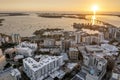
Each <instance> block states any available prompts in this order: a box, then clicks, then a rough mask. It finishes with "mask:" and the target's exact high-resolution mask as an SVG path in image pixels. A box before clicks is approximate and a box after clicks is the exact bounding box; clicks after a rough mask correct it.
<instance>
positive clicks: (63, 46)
mask: <svg viewBox="0 0 120 80" xmlns="http://www.w3.org/2000/svg"><path fill="white" fill-rule="evenodd" d="M70 46H71V44H70V40H65V39H64V38H62V39H61V51H62V52H67V51H68V50H69V47H70Z"/></svg>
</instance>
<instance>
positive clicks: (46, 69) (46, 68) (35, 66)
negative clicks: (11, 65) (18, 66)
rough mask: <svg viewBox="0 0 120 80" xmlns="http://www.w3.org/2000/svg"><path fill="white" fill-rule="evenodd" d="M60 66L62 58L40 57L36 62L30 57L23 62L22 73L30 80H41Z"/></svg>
mask: <svg viewBox="0 0 120 80" xmlns="http://www.w3.org/2000/svg"><path fill="white" fill-rule="evenodd" d="M62 65H63V59H62V56H48V55H44V56H40V60H39V61H38V62H37V61H35V60H34V59H33V58H30V57H28V58H26V59H24V60H23V66H24V71H25V73H26V74H27V76H28V77H29V78H30V79H31V80H43V79H44V78H45V77H47V76H48V75H49V74H51V73H53V72H54V71H56V70H58V69H59V68H60V67H61V66H62Z"/></svg>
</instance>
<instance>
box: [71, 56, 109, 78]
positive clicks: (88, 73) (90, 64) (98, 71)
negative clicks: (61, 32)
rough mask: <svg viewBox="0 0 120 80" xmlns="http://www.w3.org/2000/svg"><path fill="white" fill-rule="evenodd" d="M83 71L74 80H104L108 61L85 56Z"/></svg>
mask: <svg viewBox="0 0 120 80" xmlns="http://www.w3.org/2000/svg"><path fill="white" fill-rule="evenodd" d="M83 58H84V59H83V66H82V68H81V71H80V72H79V73H78V74H76V76H74V77H73V79H72V80H102V78H103V76H104V75H105V73H106V66H107V60H106V59H104V58H100V57H98V56H96V55H84V56H83Z"/></svg>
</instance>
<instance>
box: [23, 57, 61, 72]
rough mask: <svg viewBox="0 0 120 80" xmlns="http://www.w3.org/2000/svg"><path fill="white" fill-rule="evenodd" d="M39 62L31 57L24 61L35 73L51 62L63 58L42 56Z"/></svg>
mask: <svg viewBox="0 0 120 80" xmlns="http://www.w3.org/2000/svg"><path fill="white" fill-rule="evenodd" d="M39 58H40V59H39V61H38V62H37V61H36V60H34V59H33V58H31V57H28V58H26V59H24V63H26V64H27V65H29V67H30V68H31V69H32V70H33V71H37V70H39V69H40V68H42V67H44V66H45V65H47V64H49V63H50V62H53V61H55V60H58V59H59V58H62V56H48V55H42V56H39Z"/></svg>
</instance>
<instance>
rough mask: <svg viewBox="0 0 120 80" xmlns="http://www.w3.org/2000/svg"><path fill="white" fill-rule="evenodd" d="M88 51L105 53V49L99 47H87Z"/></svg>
mask: <svg viewBox="0 0 120 80" xmlns="http://www.w3.org/2000/svg"><path fill="white" fill-rule="evenodd" d="M85 47H86V49H87V51H90V52H91V51H103V49H102V48H101V47H100V46H98V45H87V46H85Z"/></svg>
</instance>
